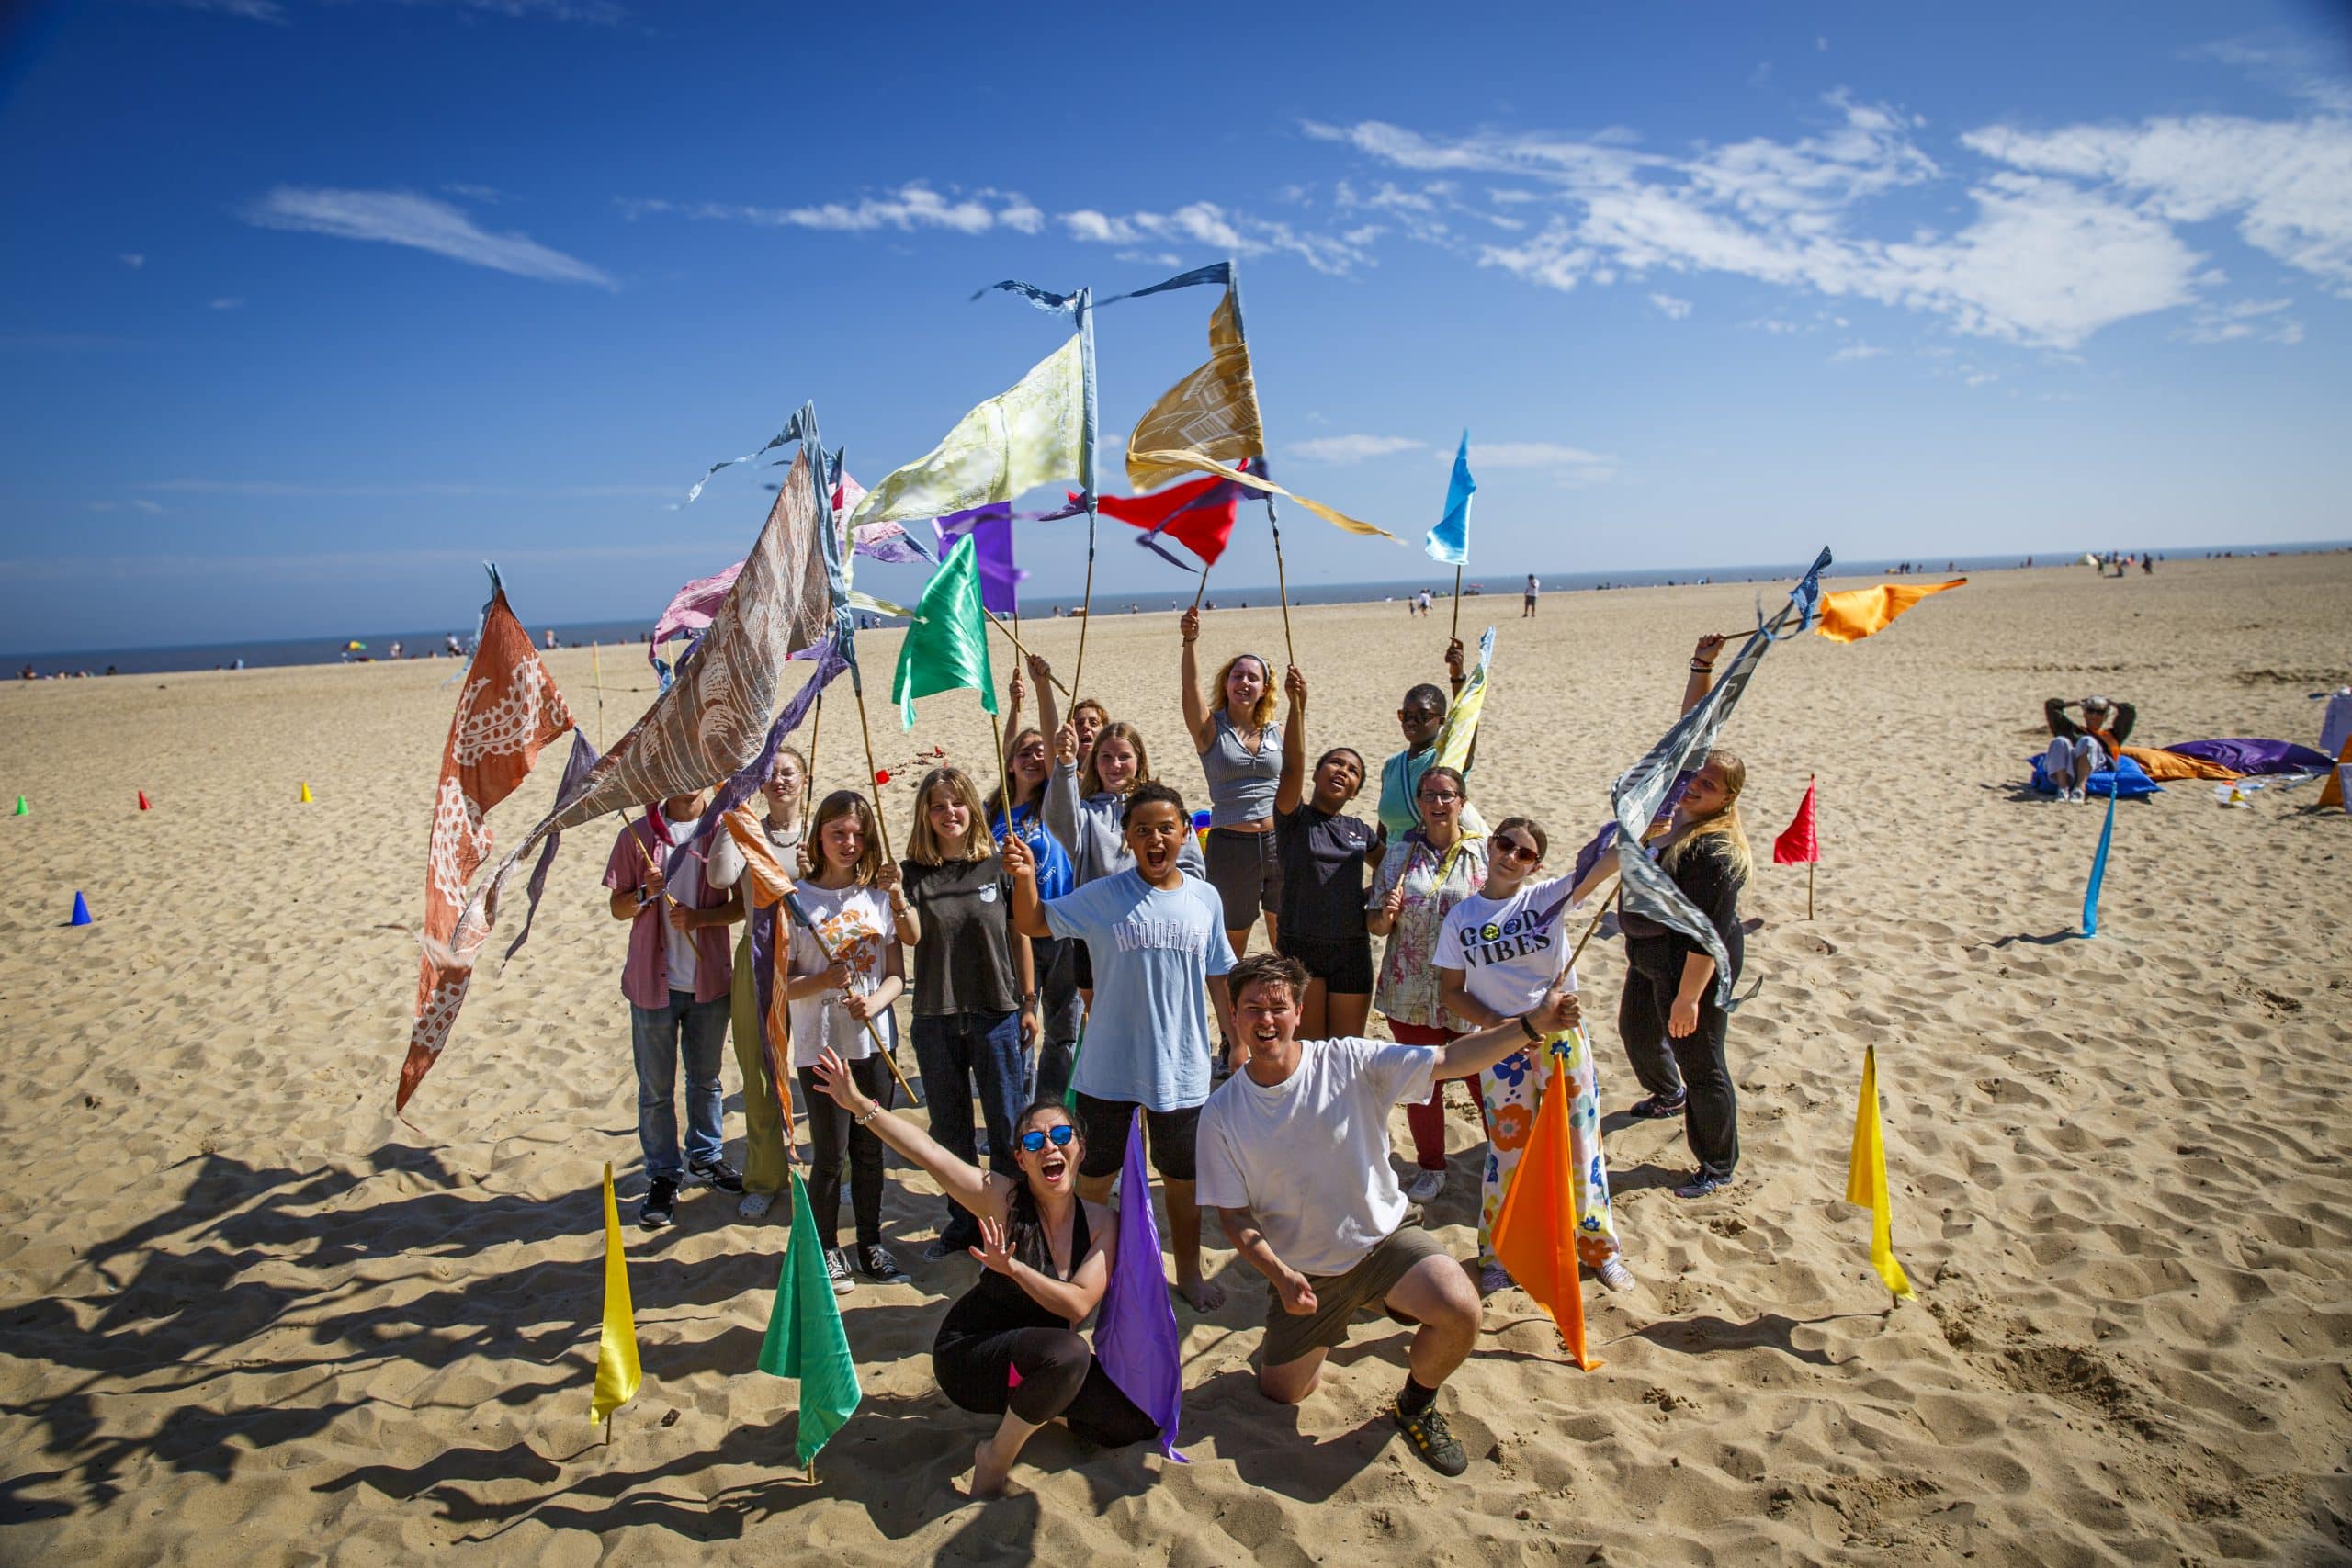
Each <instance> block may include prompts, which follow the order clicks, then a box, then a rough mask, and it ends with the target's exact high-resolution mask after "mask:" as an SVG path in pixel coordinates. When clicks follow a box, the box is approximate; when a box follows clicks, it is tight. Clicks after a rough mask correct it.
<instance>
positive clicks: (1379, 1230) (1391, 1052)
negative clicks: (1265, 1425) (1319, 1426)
mask: <svg viewBox="0 0 2352 1568" xmlns="http://www.w3.org/2000/svg"><path fill="white" fill-rule="evenodd" d="M1226 979H1227V985H1228V986H1229V987H1230V988H1231V993H1232V997H1233V1008H1234V1015H1235V1021H1236V1026H1237V1027H1236V1031H1235V1032H1236V1033H1237V1034H1238V1036H1239V1038H1240V1040H1241V1042H1242V1043H1244V1044H1246V1045H1247V1047H1248V1049H1249V1051H1250V1061H1249V1065H1248V1066H1247V1067H1246V1068H1244V1069H1243V1070H1242V1071H1240V1072H1238V1073H1236V1074H1234V1075H1233V1077H1230V1078H1228V1079H1227V1080H1226V1082H1225V1083H1224V1085H1223V1086H1222V1087H1220V1088H1219V1089H1217V1091H1216V1093H1214V1094H1212V1095H1210V1096H1209V1100H1208V1103H1207V1104H1206V1105H1205V1106H1204V1107H1203V1108H1202V1110H1201V1120H1200V1127H1199V1134H1198V1137H1197V1140H1196V1163H1197V1165H1198V1168H1199V1189H1198V1191H1199V1198H1200V1202H1201V1206H1202V1207H1203V1208H1214V1209H1216V1210H1217V1211H1218V1212H1219V1213H1221V1214H1222V1216H1223V1217H1224V1220H1225V1234H1226V1238H1227V1240H1229V1241H1230V1242H1232V1244H1233V1246H1234V1247H1235V1249H1236V1250H1238V1252H1239V1253H1240V1254H1241V1256H1242V1257H1243V1258H1246V1259H1248V1260H1249V1263H1250V1267H1251V1268H1253V1269H1257V1270H1258V1272H1259V1273H1261V1274H1263V1275H1264V1276H1265V1277H1266V1280H1267V1281H1268V1283H1269V1284H1271V1285H1272V1291H1271V1292H1270V1298H1271V1299H1270V1300H1269V1301H1268V1303H1267V1310H1266V1339H1265V1347H1264V1358H1263V1361H1262V1363H1261V1366H1260V1368H1259V1371H1258V1388H1259V1391H1260V1392H1261V1393H1264V1394H1265V1395H1266V1397H1267V1398H1269V1399H1276V1400H1280V1401H1281V1402H1282V1403H1283V1404H1298V1403H1299V1402H1300V1401H1301V1400H1304V1399H1305V1398H1306V1396H1307V1395H1308V1394H1310V1393H1314V1392H1315V1385H1316V1384H1317V1382H1320V1381H1321V1380H1322V1376H1323V1358H1324V1357H1325V1356H1326V1355H1327V1354H1328V1353H1329V1351H1330V1349H1331V1348H1332V1347H1333V1346H1335V1345H1340V1344H1342V1343H1344V1342H1345V1341H1346V1339H1347V1337H1348V1323H1349V1320H1350V1319H1351V1318H1352V1317H1353V1316H1354V1315H1355V1314H1356V1313H1357V1311H1358V1310H1359V1309H1362V1308H1367V1307H1379V1308H1384V1309H1385V1310H1386V1312H1387V1313H1388V1314H1389V1315H1390V1316H1392V1317H1395V1318H1397V1319H1398V1320H1399V1321H1401V1322H1407V1323H1411V1324H1414V1325H1418V1329H1419V1331H1418V1332H1417V1333H1416V1334H1415V1335H1414V1336H1413V1343H1412V1348H1411V1349H1410V1351H1409V1352H1408V1358H1407V1359H1408V1366H1409V1369H1410V1370H1409V1371H1408V1375H1407V1376H1406V1379H1405V1387H1404V1390H1403V1391H1402V1392H1401V1393H1398V1394H1397V1405H1396V1410H1395V1412H1394V1414H1395V1416H1396V1418H1397V1426H1398V1427H1402V1428H1403V1429H1404V1432H1405V1436H1406V1438H1407V1440H1408V1442H1409V1443H1411V1445H1412V1448H1413V1451H1414V1452H1415V1453H1416V1454H1419V1456H1420V1457H1421V1458H1422V1459H1423V1460H1424V1461H1427V1462H1428V1463H1429V1464H1430V1467H1431V1468H1432V1469H1435V1470H1437V1471H1439V1472H1441V1473H1443V1474H1446V1475H1459V1474H1461V1473H1462V1472H1464V1470H1466V1469H1468V1468H1469V1461H1468V1459H1467V1458H1466V1457H1465V1456H1464V1453H1463V1451H1462V1445H1461V1443H1460V1442H1458V1441H1456V1440H1455V1438H1454V1437H1453V1432H1452V1430H1451V1429H1450V1428H1449V1427H1447V1425H1446V1421H1445V1417H1444V1416H1443V1415H1442V1413H1441V1412H1440V1411H1439V1410H1438V1408H1437V1404H1436V1400H1437V1391H1438V1387H1439V1385H1440V1384H1442V1383H1443V1382H1445V1380H1446V1378H1447V1377H1448V1376H1449V1375H1451V1374H1452V1373H1453V1369H1454V1368H1456V1367H1458V1366H1460V1365H1461V1364H1462V1363H1463V1361H1464V1359H1466V1358H1467V1357H1468V1356H1469V1354H1470V1349H1471V1347H1472V1346H1474V1345H1475V1344H1476V1343H1477V1339H1478V1292H1476V1289H1474V1288H1473V1287H1472V1285H1471V1283H1470V1280H1469V1278H1468V1276H1466V1275H1464V1273H1463V1271H1462V1266H1461V1265H1460V1264H1458V1263H1456V1262H1454V1260H1453V1258H1451V1257H1449V1256H1447V1254H1446V1251H1445V1249H1444V1248H1443V1247H1441V1246H1439V1245H1438V1243H1437V1240H1436V1238H1434V1237H1433V1236H1431V1235H1430V1234H1429V1233H1428V1232H1426V1231H1424V1230H1422V1229H1421V1227H1420V1226H1419V1225H1417V1224H1407V1223H1406V1219H1405V1215H1406V1213H1407V1207H1406V1202H1405V1194H1404V1193H1403V1192H1402V1191H1401V1190H1398V1188H1397V1175H1396V1172H1395V1171H1394V1170H1392V1169H1391V1168H1390V1167H1389V1163H1388V1111H1389V1108H1390V1107H1391V1106H1394V1105H1396V1104H1397V1103H1398V1102H1399V1101H1408V1102H1419V1101H1420V1100H1426V1099H1428V1098H1429V1093H1430V1083H1431V1082H1432V1080H1433V1079H1435V1078H1451V1077H1472V1076H1473V1075H1475V1074H1476V1073H1478V1072H1480V1071H1482V1070H1484V1069H1485V1068H1487V1067H1489V1066H1493V1065H1494V1064H1495V1063H1496V1062H1498V1061H1500V1060H1501V1059H1502V1058H1503V1057H1505V1056H1507V1055H1510V1053H1512V1052H1513V1051H1516V1050H1519V1049H1521V1048H1522V1047H1524V1046H1526V1045H1528V1044H1530V1043H1540V1042H1542V1041H1543V1040H1544V1039H1546V1038H1547V1037H1549V1036H1550V1035H1553V1034H1555V1033H1558V1032H1562V1031H1564V1030H1568V1029H1573V1028H1575V1027H1576V1025H1577V1021H1578V1020H1579V1019H1580V1017H1581V1016H1582V1015H1581V1012H1580V1010H1578V1008H1577V998H1575V997H1574V996H1573V995H1570V994H1568V993H1567V992H1566V991H1563V990H1561V989H1559V988H1557V987H1555V988H1554V989H1553V990H1552V991H1551V992H1550V993H1549V994H1548V995H1546V996H1545V997H1544V1000H1543V1002H1542V1004H1541V1005H1540V1006H1538V1007H1537V1008H1535V1009H1534V1010H1532V1011H1531V1012H1529V1013H1528V1014H1526V1015H1525V1016H1524V1017H1521V1018H1514V1019H1510V1020H1509V1021H1505V1022H1503V1023H1501V1024H1499V1025H1498V1026H1497V1027H1495V1028H1493V1029H1484V1030H1480V1031H1479V1032H1477V1033H1476V1034H1465V1035H1463V1036H1462V1037H1461V1038H1459V1039H1457V1040H1454V1041H1453V1042H1452V1043H1448V1044H1445V1045H1391V1044H1386V1043H1382V1042H1380V1041H1376V1040H1360V1039H1345V1040H1310V1041H1301V1040H1299V1039H1298V1038H1297V1037H1296V1036H1297V1032H1298V1002H1299V998H1300V997H1301V996H1302V995H1304V994H1305V991H1306V970H1305V969H1304V968H1303V967H1302V966H1301V965H1300V964H1299V963H1298V962H1297V960H1295V959H1293V958H1286V957H1283V956H1282V955H1281V954H1279V953H1253V954H1251V955H1250V957H1248V958H1245V959H1243V960H1242V961H1241V962H1240V963H1238V964H1235V965H1234V967H1233V970H1232V973H1231V974H1229V975H1228V976H1226Z"/></svg>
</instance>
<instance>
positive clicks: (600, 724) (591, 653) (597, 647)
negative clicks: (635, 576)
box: [588, 642, 613, 1442]
mask: <svg viewBox="0 0 2352 1568" xmlns="http://www.w3.org/2000/svg"><path fill="white" fill-rule="evenodd" d="M588 672H589V678H590V679H591V680H593V681H594V682H595V683H596V750H599V751H602V750H604V749H605V659H604V645H603V644H602V643H594V642H592V643H590V644H589V645H588ZM612 1420H613V1418H612V1417H611V1416H605V1426H606V1427H608V1428H609V1427H611V1426H612ZM605 1440H606V1441H607V1442H609V1441H611V1440H612V1439H611V1435H610V1432H609V1431H608V1432H607V1433H606V1437H605Z"/></svg>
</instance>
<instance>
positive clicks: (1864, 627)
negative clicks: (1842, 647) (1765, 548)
mask: <svg viewBox="0 0 2352 1568" xmlns="http://www.w3.org/2000/svg"><path fill="white" fill-rule="evenodd" d="M1967 581H1968V579H1966V578H1964V577H1955V578H1953V579H1952V580H1951V581H1950V582H1937V583H1931V584H1923V585H1920V586H1918V587H1914V586H1912V585H1911V584H1910V583H1907V582H1903V583H1895V582H1882V583H1880V584H1879V585H1878V586H1877V587H1876V588H1849V589H1848V590H1847V591H1846V592H1843V593H1825V594H1823V595H1822V596H1821V619H1820V620H1819V621H1818V622H1816V623H1815V626H1814V628H1813V629H1814V630H1815V631H1817V632H1819V633H1820V634H1821V635H1822V636H1823V637H1827V638H1828V639H1829V640H1830V641H1832V642H1860V641H1861V640H1862V638H1864V637H1870V636H1872V635H1874V634H1875V633H1878V632H1883V631H1884V630H1886V628H1887V627H1888V626H1893V625H1894V617H1895V616H1897V615H1901V614H1903V612H1904V611H1905V610H1907V609H1909V608H1910V607H1911V606H1912V605H1914V604H1917V603H1918V602H1919V601H1920V600H1922V599H1925V598H1926V597H1927V596H1928V594H1930V593H1941V592H1943V591H1944V590H1946V589H1948V588H1958V587H1960V586H1962V584H1964V583H1965V582H1967Z"/></svg>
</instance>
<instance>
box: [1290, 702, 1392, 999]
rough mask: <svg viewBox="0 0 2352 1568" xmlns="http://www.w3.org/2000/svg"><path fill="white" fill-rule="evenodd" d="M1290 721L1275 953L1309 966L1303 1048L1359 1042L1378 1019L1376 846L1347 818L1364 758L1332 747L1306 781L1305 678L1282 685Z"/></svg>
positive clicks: (1369, 832) (1357, 821)
mask: <svg viewBox="0 0 2352 1568" xmlns="http://www.w3.org/2000/svg"><path fill="white" fill-rule="evenodd" d="M1283 692H1284V693H1285V694H1287V695H1288V696H1289V698H1290V719H1289V722H1287V723H1285V724H1284V725H1283V771H1282V777H1281V779H1280V781H1279V782H1278V783H1277V784H1275V786H1274V849H1275V853H1276V854H1277V855H1278V856H1279V857H1280V858H1281V862H1282V871H1283V892H1282V914H1281V918H1280V919H1279V920H1278V921H1277V922H1276V925H1275V931H1276V935H1277V940H1276V946H1277V947H1279V948H1280V950H1281V951H1282V952H1283V953H1285V954H1287V955H1288V956H1290V957H1292V958H1295V959H1297V960H1298V961H1299V962H1300V963H1301V964H1305V965H1306V975H1307V980H1306V996H1305V997H1303V998H1300V1000H1299V1009H1298V1011H1299V1021H1298V1033H1299V1037H1300V1038H1301V1039H1305V1040H1328V1039H1334V1038H1339V1037H1342V1036H1351V1035H1361V1034H1362V1033H1363V1032H1364V1026H1365V1022H1366V1021H1367V1020H1368V1019H1370V1018H1371V1016H1372V978H1373V968H1372V938H1371V936H1370V934H1369V933H1367V932H1366V931H1365V930H1364V909H1363V874H1364V867H1365V865H1366V864H1367V863H1368V862H1369V860H1370V857H1371V855H1372V852H1373V846H1374V842H1375V840H1377V838H1378V835H1377V833H1376V832H1375V831H1374V829H1373V827H1372V825H1371V824H1370V823H1368V822H1366V821H1364V820H1363V818H1358V817H1351V816H1349V815H1347V807H1348V802H1350V801H1351V800H1353V799H1354V798H1355V797H1356V792H1357V791H1358V790H1361V789H1362V788H1363V757H1362V756H1361V755H1359V754H1358V753H1357V752H1356V750H1354V748H1352V747H1348V746H1334V747H1333V748H1331V750H1329V751H1326V752H1324V753H1323V755H1322V757H1321V758H1320V759H1318V760H1317V762H1316V764H1315V776H1314V779H1313V781H1312V788H1311V789H1309V788H1308V786H1307V780H1306V676H1305V675H1303V674H1301V673H1300V672H1299V670H1298V667H1297V666H1296V665H1293V666H1291V668H1290V670H1289V671H1288V673H1287V674H1285V675H1284V676H1283Z"/></svg>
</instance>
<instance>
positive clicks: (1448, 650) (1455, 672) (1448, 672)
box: [1445, 637, 1478, 773]
mask: <svg viewBox="0 0 2352 1568" xmlns="http://www.w3.org/2000/svg"><path fill="white" fill-rule="evenodd" d="M1463 659H1464V654H1463V651H1462V639H1461V638H1460V637H1449V638H1447V639H1446V644H1445V678H1446V681H1447V682H1448V683H1450V684H1451V685H1452V686H1453V696H1454V700H1456V701H1460V700H1461V696H1462V688H1463V687H1464V685H1466V684H1468V683H1469V680H1470V677H1469V676H1468V675H1467V674H1465V673H1464V672H1463V669H1462V661H1463ZM1477 765H1478V732H1477V731H1476V730H1475V729H1474V730H1472V731H1471V732H1470V749H1469V750H1467V751H1464V753H1463V754H1462V771H1463V772H1464V773H1468V772H1469V771H1470V770H1471V769H1473V768H1475V767H1476V766H1477Z"/></svg>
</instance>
